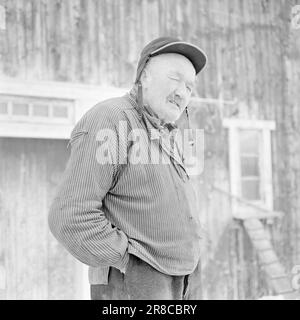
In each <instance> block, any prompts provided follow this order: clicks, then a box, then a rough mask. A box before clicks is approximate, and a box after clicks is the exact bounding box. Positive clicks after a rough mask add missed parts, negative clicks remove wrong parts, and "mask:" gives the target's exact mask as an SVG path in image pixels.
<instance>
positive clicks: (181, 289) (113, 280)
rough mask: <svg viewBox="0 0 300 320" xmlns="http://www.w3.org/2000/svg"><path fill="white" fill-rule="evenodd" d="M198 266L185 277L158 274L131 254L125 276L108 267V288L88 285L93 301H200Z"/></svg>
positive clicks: (106, 286)
mask: <svg viewBox="0 0 300 320" xmlns="http://www.w3.org/2000/svg"><path fill="white" fill-rule="evenodd" d="M200 269H201V267H200V263H199V264H198V266H197V268H196V270H195V271H194V272H193V273H192V274H190V275H185V276H170V275H167V274H164V273H161V272H159V271H157V270H156V269H154V268H153V267H152V266H150V265H149V264H148V263H146V262H144V261H143V260H141V259H140V258H138V257H136V256H134V255H130V259H129V262H128V267H127V270H126V273H125V274H123V273H121V272H120V271H119V270H118V269H116V268H110V271H109V276H108V284H107V285H102V284H99V285H91V299H92V300H199V299H201V272H200V271H201V270H200Z"/></svg>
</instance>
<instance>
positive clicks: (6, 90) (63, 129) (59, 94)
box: [0, 78, 128, 140]
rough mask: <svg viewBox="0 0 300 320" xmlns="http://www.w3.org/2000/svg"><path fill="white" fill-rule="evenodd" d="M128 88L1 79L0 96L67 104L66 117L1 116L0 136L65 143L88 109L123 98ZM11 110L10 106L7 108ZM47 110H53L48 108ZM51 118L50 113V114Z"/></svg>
mask: <svg viewBox="0 0 300 320" xmlns="http://www.w3.org/2000/svg"><path fill="white" fill-rule="evenodd" d="M127 91H128V88H116V87H110V86H95V85H86V84H76V83H69V82H56V81H21V80H17V79H12V78H0V96H13V97H16V98H17V99H19V100H21V99H22V98H24V100H30V99H41V100H43V99H46V100H49V101H50V100H51V99H53V102H54V105H55V103H56V102H58V103H59V104H61V103H63V102H68V103H69V104H72V107H70V108H69V111H68V112H69V114H68V120H67V121H66V119H67V118H59V117H56V118H55V119H53V118H51V121H49V119H45V117H37V116H35V117H33V118H34V119H30V117H28V116H27V115H26V116H22V115H21V116H16V115H15V116H13V117H10V118H9V116H6V115H3V114H1V116H0V137H12V138H44V139H63V140H68V139H69V138H70V134H71V132H72V130H73V128H74V125H75V123H76V122H77V121H78V120H79V119H80V118H81V117H82V116H83V114H84V113H85V112H87V111H88V110H89V109H90V108H91V107H93V106H94V105H95V104H97V103H99V102H100V101H103V100H106V99H109V98H112V97H118V96H122V95H124V94H125V93H126V92H127ZM9 108H11V106H10V107H9ZM49 110H52V108H50V109H49ZM50 116H51V114H50Z"/></svg>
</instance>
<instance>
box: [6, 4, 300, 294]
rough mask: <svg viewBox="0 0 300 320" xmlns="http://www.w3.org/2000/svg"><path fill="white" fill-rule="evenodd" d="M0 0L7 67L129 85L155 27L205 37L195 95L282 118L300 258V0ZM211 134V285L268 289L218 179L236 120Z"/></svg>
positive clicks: (282, 182) (282, 224)
mask: <svg viewBox="0 0 300 320" xmlns="http://www.w3.org/2000/svg"><path fill="white" fill-rule="evenodd" d="M1 1H2V3H3V4H4V5H5V7H6V11H7V16H6V30H5V31H0V37H1V39H0V40H1V42H0V43H1V44H3V45H2V46H1V48H0V56H1V59H0V75H1V76H8V77H12V78H17V79H19V80H20V79H32V80H40V81H43V80H53V81H68V82H82V83H87V84H109V85H114V86H117V87H130V86H131V84H132V81H133V79H134V74H135V68H136V64H137V61H138V53H139V51H140V50H141V48H142V47H143V46H144V45H145V44H146V43H147V42H148V41H149V40H151V39H152V38H154V37H156V36H160V35H173V36H179V37H182V38H183V39H185V40H188V41H192V42H194V43H195V44H197V45H199V46H200V47H202V48H203V49H204V50H205V51H206V53H207V56H208V64H207V67H206V69H205V70H204V71H203V73H201V74H200V76H199V81H198V85H197V90H196V96H200V97H205V98H218V97H223V99H229V100H231V99H237V104H236V105H233V106H227V107H225V108H224V110H222V114H223V115H224V116H226V117H231V116H235V117H240V118H252V119H265V120H274V121H275V122H276V124H277V129H276V131H275V133H274V134H273V139H272V149H273V154H272V156H273V179H274V197H275V198H274V201H275V203H274V204H275V209H276V210H282V211H283V212H284V213H285V217H284V219H283V220H282V221H279V222H276V223H275V224H274V225H272V226H271V227H270V228H271V232H272V234H273V237H274V243H275V245H276V250H277V252H278V253H279V255H280V257H281V259H282V261H284V263H285V266H286V268H287V269H288V270H290V268H291V267H292V266H293V265H294V264H296V263H298V264H299V263H300V248H299V247H300V244H299V243H300V225H299V224H300V197H299V194H300V145H299V143H300V142H299V141H300V139H299V127H300V113H299V98H300V96H299V92H300V90H299V83H300V81H299V80H300V79H299V75H300V71H299V68H300V31H299V30H293V29H291V26H290V14H291V8H292V6H293V5H295V4H296V2H297V1H296V0H277V1H270V0H130V1H128V0H98V1H97V0H1ZM200 107H202V108H204V109H205V108H206V106H205V105H201V106H200ZM219 111H220V110H219ZM207 139H210V140H208V141H210V142H211V143H210V144H209V146H208V147H209V148H210V154H209V155H207V158H206V162H205V171H204V174H203V176H202V177H201V179H198V180H197V181H195V184H196V185H197V188H198V196H199V204H200V206H201V208H202V210H201V217H202V221H203V224H204V226H205V228H206V230H207V235H208V237H207V240H206V241H205V244H204V253H205V254H204V258H203V259H204V296H205V297H206V298H225V299H226V298H227V299H233V298H253V297H257V296H260V295H261V294H262V293H264V292H265V291H266V290H267V289H266V286H265V285H264V281H263V277H262V273H261V271H260V267H259V264H258V262H257V259H256V255H255V252H253V249H252V247H251V244H250V242H249V239H247V236H246V235H245V234H244V232H243V230H242V227H241V226H240V225H239V224H236V223H234V221H232V217H231V210H230V200H229V198H228V197H226V196H225V195H222V194H220V193H218V192H217V191H216V190H213V189H212V188H211V186H212V185H217V186H218V187H220V188H221V189H223V190H227V191H229V172H228V145H227V135H226V130H225V129H222V128H220V130H218V131H217V133H216V134H214V135H208V134H207ZM12 212H13V211H12ZM13 219H15V218H13ZM0 259H1V255H0Z"/></svg>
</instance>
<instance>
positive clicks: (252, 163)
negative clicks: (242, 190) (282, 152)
mask: <svg viewBox="0 0 300 320" xmlns="http://www.w3.org/2000/svg"><path fill="white" fill-rule="evenodd" d="M258 161H259V159H258V157H245V156H244V157H241V175H242V177H249V176H250V177H253V176H255V177H258V176H259V164H258Z"/></svg>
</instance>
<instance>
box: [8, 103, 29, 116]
mask: <svg viewBox="0 0 300 320" xmlns="http://www.w3.org/2000/svg"><path fill="white" fill-rule="evenodd" d="M12 113H13V115H21V116H28V113H29V106H28V104H26V103H14V104H13V111H12Z"/></svg>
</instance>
